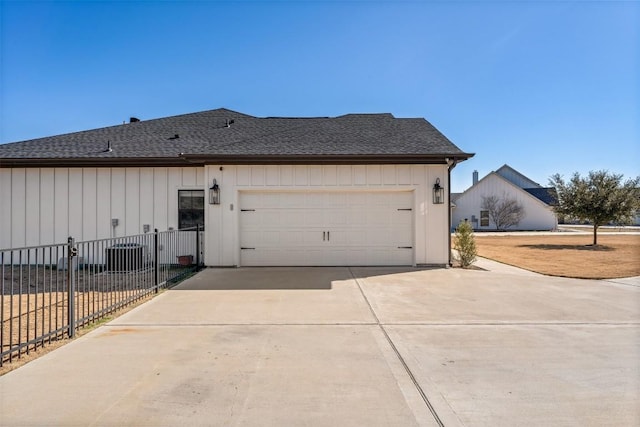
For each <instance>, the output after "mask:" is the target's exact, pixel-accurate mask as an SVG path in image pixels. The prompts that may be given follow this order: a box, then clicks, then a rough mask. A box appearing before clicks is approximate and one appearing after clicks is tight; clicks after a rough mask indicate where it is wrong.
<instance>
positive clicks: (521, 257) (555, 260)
mask: <svg viewBox="0 0 640 427" xmlns="http://www.w3.org/2000/svg"><path fill="white" fill-rule="evenodd" d="M475 236H476V244H477V247H478V255H479V256H481V257H484V258H489V259H492V260H495V261H499V262H502V263H504V264H509V265H513V266H516V267H520V268H524V269H526V270H530V271H535V272H538V273H542V274H548V275H551V276H561V277H575V278H581V279H613V278H620V277H632V276H640V236H638V235H599V236H598V242H599V244H598V245H597V246H593V245H592V242H593V241H592V238H593V237H592V236H591V235H586V234H581V235H566V234H553V235H540V236H531V235H527V236H525V235H522V236H519V235H504V236H496V235H490V236H489V235H484V236H483V235H482V234H476V235H475Z"/></svg>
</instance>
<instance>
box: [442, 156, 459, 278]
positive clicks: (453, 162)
mask: <svg viewBox="0 0 640 427" xmlns="http://www.w3.org/2000/svg"><path fill="white" fill-rule="evenodd" d="M445 160H446V161H447V193H448V196H447V201H448V206H447V209H448V210H449V211H448V213H447V225H448V227H447V247H448V248H449V267H453V260H452V258H451V171H452V170H453V168H455V167H456V165H457V164H458V161H457V160H456V159H450V158H446V159H445Z"/></svg>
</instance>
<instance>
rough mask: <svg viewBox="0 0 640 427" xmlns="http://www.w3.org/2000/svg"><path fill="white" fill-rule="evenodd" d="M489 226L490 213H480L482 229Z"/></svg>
mask: <svg viewBox="0 0 640 427" xmlns="http://www.w3.org/2000/svg"><path fill="white" fill-rule="evenodd" d="M488 226H489V211H480V227H488Z"/></svg>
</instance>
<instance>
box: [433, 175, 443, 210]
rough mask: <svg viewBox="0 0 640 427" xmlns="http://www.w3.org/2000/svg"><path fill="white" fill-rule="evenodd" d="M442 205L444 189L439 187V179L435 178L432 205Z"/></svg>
mask: <svg viewBox="0 0 640 427" xmlns="http://www.w3.org/2000/svg"><path fill="white" fill-rule="evenodd" d="M442 203H444V187H441V186H440V178H436V183H435V184H433V204H434V205H440V204H442Z"/></svg>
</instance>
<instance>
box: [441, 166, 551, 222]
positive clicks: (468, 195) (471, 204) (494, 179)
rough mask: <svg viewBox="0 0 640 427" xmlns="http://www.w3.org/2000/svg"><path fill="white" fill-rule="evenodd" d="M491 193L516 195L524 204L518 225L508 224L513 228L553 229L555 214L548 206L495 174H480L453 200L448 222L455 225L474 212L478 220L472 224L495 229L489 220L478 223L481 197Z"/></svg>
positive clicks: (514, 196)
mask: <svg viewBox="0 0 640 427" xmlns="http://www.w3.org/2000/svg"><path fill="white" fill-rule="evenodd" d="M491 195H495V196H498V197H501V198H502V197H505V196H506V197H509V198H515V199H516V200H517V201H518V202H519V203H521V204H522V205H523V207H524V210H525V217H524V218H523V219H522V221H520V224H518V226H516V227H512V228H511V229H513V230H552V229H554V228H556V226H557V220H556V216H555V215H554V213H553V212H552V211H551V209H550V208H549V207H548V206H546V205H545V204H544V203H542V202H541V201H539V200H538V199H536V198H535V197H533V196H531V195H530V194H529V193H527V192H526V191H524V190H522V189H520V188H518V187H516V186H514V185H513V184H511V183H510V182H508V181H506V180H504V179H502V178H501V177H500V176H498V175H495V174H494V175H489V176H487V177H485V178H483V179H482V180H480V181H479V182H478V184H476V185H475V186H474V187H472V188H470V189H469V190H467V191H466V192H465V193H463V194H462V195H461V196H460V197H459V198H458V200H456V202H455V204H456V207H455V208H454V209H453V214H452V221H451V225H452V226H453V227H455V226H456V225H457V224H459V223H460V222H461V221H464V220H465V218H466V219H468V220H469V221H472V217H473V216H474V215H475V217H476V218H477V219H478V222H477V223H473V222H472V225H473V226H474V227H475V228H476V229H477V230H494V229H495V224H494V223H493V221H490V222H489V225H488V226H485V227H482V226H480V210H481V206H482V197H483V196H485V197H486V196H491Z"/></svg>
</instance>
